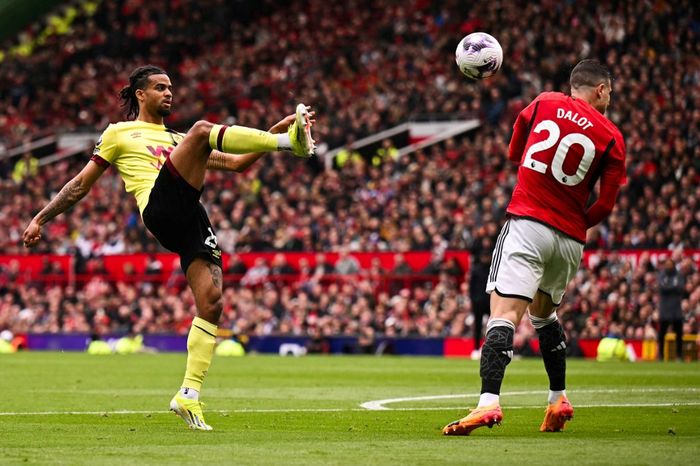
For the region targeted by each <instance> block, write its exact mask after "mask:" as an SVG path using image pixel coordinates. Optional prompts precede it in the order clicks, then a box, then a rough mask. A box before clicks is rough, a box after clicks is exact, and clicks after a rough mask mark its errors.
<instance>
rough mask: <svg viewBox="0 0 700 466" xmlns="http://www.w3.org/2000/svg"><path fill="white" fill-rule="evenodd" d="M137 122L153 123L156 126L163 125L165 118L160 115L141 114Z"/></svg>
mask: <svg viewBox="0 0 700 466" xmlns="http://www.w3.org/2000/svg"><path fill="white" fill-rule="evenodd" d="M136 121H143V122H145V123H153V124H154V125H162V124H163V117H162V116H160V115H151V114H149V113H147V112H140V113H139V115H138V116H137V117H136Z"/></svg>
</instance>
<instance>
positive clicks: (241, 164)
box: [207, 112, 316, 173]
mask: <svg viewBox="0 0 700 466" xmlns="http://www.w3.org/2000/svg"><path fill="white" fill-rule="evenodd" d="M310 115H311V118H312V119H311V124H313V123H315V122H316V120H314V119H313V116H314V112H311V113H310ZM295 118H296V115H295V114H292V115H287V116H286V117H284V118H283V119H282V120H280V121H278V122H277V123H275V125H274V126H272V128H270V129H269V130H268V131H269V132H270V133H272V134H282V133H285V132H286V131H287V128H289V125H291V124H292V123H294V119H295ZM263 154H264V152H254V153H250V154H229V153H226V152H221V151H218V150H212V151H211V154H210V155H209V160H208V161H207V168H208V169H209V170H221V171H231V172H239V173H240V172H243V171H245V170H246V169H247V168H248V167H250V166H251V165H252V164H254V163H255V162H257V161H258V159H259V158H260V157H262V156H263Z"/></svg>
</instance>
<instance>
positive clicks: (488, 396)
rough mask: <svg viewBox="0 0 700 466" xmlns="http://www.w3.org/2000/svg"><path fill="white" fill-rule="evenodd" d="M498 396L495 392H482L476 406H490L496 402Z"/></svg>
mask: <svg viewBox="0 0 700 466" xmlns="http://www.w3.org/2000/svg"><path fill="white" fill-rule="evenodd" d="M499 398H500V396H499V395H496V394H495V393H482V394H481V396H480V397H479V404H478V405H477V408H483V407H484V406H491V405H492V404H494V403H498V400H499Z"/></svg>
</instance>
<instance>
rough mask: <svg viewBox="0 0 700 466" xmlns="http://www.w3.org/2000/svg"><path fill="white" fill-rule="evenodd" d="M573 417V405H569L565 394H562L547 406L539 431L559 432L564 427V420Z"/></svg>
mask: <svg viewBox="0 0 700 466" xmlns="http://www.w3.org/2000/svg"><path fill="white" fill-rule="evenodd" d="M573 417H574V407H573V406H571V403H569V400H568V399H567V398H566V396H564V395H562V396H560V397H559V399H558V400H557V402H556V403H552V404H550V405H549V406H547V409H546V410H545V415H544V421H542V425H541V426H540V432H559V431H560V430H563V429H564V424H566V421H569V420H571V419H573Z"/></svg>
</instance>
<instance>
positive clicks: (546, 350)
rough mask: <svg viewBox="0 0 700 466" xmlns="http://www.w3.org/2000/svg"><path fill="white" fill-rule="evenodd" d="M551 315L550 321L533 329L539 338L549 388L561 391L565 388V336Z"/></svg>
mask: <svg viewBox="0 0 700 466" xmlns="http://www.w3.org/2000/svg"><path fill="white" fill-rule="evenodd" d="M552 315H553V316H554V319H553V320H552V321H550V322H548V323H547V324H546V325H544V326H542V327H540V328H537V326H536V327H535V330H537V335H538V336H539V338H540V352H541V353H542V359H543V360H544V368H545V369H546V370H547V375H548V376H549V389H550V390H552V391H561V390H564V389H566V336H565V335H564V329H563V328H562V326H561V324H560V323H559V321H558V320H557V319H556V314H552ZM531 320H532V318H531ZM533 325H535V324H534V322H533Z"/></svg>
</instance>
